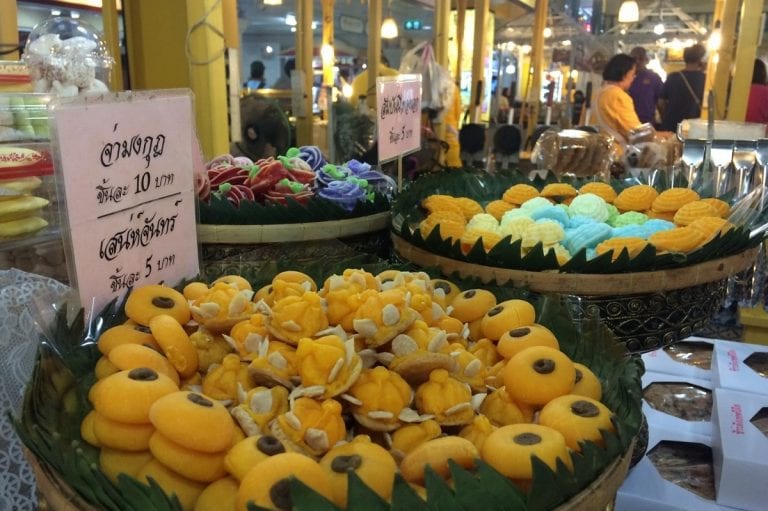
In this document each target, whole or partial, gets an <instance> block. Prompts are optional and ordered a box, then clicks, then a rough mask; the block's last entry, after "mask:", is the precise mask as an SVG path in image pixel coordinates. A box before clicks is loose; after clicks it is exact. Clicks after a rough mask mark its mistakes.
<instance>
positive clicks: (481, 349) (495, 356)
mask: <svg viewBox="0 0 768 511" xmlns="http://www.w3.org/2000/svg"><path fill="white" fill-rule="evenodd" d="M467 350H468V351H469V352H470V353H472V354H473V355H474V356H476V357H477V358H479V359H480V361H481V362H482V363H483V366H485V367H486V368H488V367H491V366H493V365H495V364H496V362H498V361H499V360H501V358H502V357H501V355H500V354H499V352H498V351H497V350H496V345H495V344H494V343H493V341H492V340H490V339H480V340H479V341H477V342H476V343H474V344H472V345H471V346H469V348H467ZM486 371H487V370H486ZM486 376H487V374H486Z"/></svg>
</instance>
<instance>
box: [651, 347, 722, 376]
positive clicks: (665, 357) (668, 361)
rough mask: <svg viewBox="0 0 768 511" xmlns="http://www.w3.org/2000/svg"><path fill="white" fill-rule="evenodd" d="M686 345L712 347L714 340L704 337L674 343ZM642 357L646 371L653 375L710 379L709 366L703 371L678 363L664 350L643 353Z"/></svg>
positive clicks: (710, 370)
mask: <svg viewBox="0 0 768 511" xmlns="http://www.w3.org/2000/svg"><path fill="white" fill-rule="evenodd" d="M686 343H704V344H708V345H710V346H713V344H714V340H713V339H706V338H704V337H688V338H686V339H683V340H682V341H680V342H678V343H675V346H678V345H685V344H686ZM713 349H714V348H713ZM642 357H643V363H644V364H645V370H646V371H650V372H653V373H667V374H674V375H677V376H690V377H692V378H699V379H702V380H711V379H712V367H711V366H710V367H709V368H708V369H703V368H701V367H697V366H694V365H691V364H686V363H684V362H680V361H679V360H677V359H675V358H673V357H672V356H670V354H669V353H668V352H667V351H666V350H664V349H658V350H654V351H650V352H648V353H644V354H643V355H642Z"/></svg>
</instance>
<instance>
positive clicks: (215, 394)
mask: <svg viewBox="0 0 768 511" xmlns="http://www.w3.org/2000/svg"><path fill="white" fill-rule="evenodd" d="M238 386H240V387H242V389H244V390H246V391H247V390H250V389H251V387H253V383H252V380H251V377H250V375H249V374H248V366H247V365H246V364H243V363H242V362H241V361H240V357H239V356H238V355H235V354H234V353H230V354H229V355H227V356H225V357H224V360H222V362H221V365H219V366H218V367H216V368H214V369H213V370H211V371H208V373H207V374H206V375H205V376H203V394H205V395H206V396H209V397H212V398H213V399H218V400H220V401H223V400H227V399H231V400H236V399H237V392H238Z"/></svg>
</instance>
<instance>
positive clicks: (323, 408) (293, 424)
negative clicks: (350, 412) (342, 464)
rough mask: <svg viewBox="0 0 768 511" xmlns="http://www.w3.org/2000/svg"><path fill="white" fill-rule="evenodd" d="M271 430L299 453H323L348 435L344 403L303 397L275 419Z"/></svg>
mask: <svg viewBox="0 0 768 511" xmlns="http://www.w3.org/2000/svg"><path fill="white" fill-rule="evenodd" d="M270 428H271V429H272V433H273V434H274V435H275V436H276V437H277V438H278V439H280V440H281V441H282V442H283V443H287V445H289V446H291V447H293V448H295V450H296V451H298V452H303V453H307V454H309V455H311V456H322V455H323V454H325V453H326V452H328V451H329V450H330V449H331V448H332V447H333V446H334V445H336V443H337V442H339V441H341V440H343V439H344V438H345V437H346V434H347V428H346V426H345V425H344V418H343V417H342V416H341V403H339V402H338V401H336V400H335V399H326V400H325V401H315V400H314V399H312V398H309V397H300V398H298V399H296V400H295V401H294V403H293V407H292V408H291V409H290V410H289V411H287V412H285V413H283V414H281V415H280V416H278V417H277V419H275V420H274V421H272V423H271V425H270Z"/></svg>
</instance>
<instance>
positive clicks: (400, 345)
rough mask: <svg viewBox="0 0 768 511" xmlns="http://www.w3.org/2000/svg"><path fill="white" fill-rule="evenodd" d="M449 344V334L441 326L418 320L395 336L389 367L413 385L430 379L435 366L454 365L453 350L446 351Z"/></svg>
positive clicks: (449, 366)
mask: <svg viewBox="0 0 768 511" xmlns="http://www.w3.org/2000/svg"><path fill="white" fill-rule="evenodd" d="M447 346H448V341H447V335H446V333H445V332H444V331H443V330H440V329H439V328H435V327H430V326H428V325H427V324H426V323H425V322H424V321H421V320H417V321H415V322H414V323H413V325H411V327H410V328H409V329H408V330H406V331H405V332H403V333H402V334H400V335H398V336H397V337H395V338H394V339H393V340H392V347H391V349H392V355H394V358H393V359H392V361H391V362H390V363H389V368H390V369H392V370H393V371H395V372H397V373H398V374H400V376H402V377H403V378H405V380H406V381H408V382H409V383H411V384H413V385H418V384H421V383H423V382H425V381H427V380H428V379H429V375H430V373H432V371H434V370H435V369H453V368H454V365H455V364H454V361H453V358H452V357H451V355H450V354H448V353H443V352H442V351H443V350H444V348H446V347H447Z"/></svg>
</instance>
